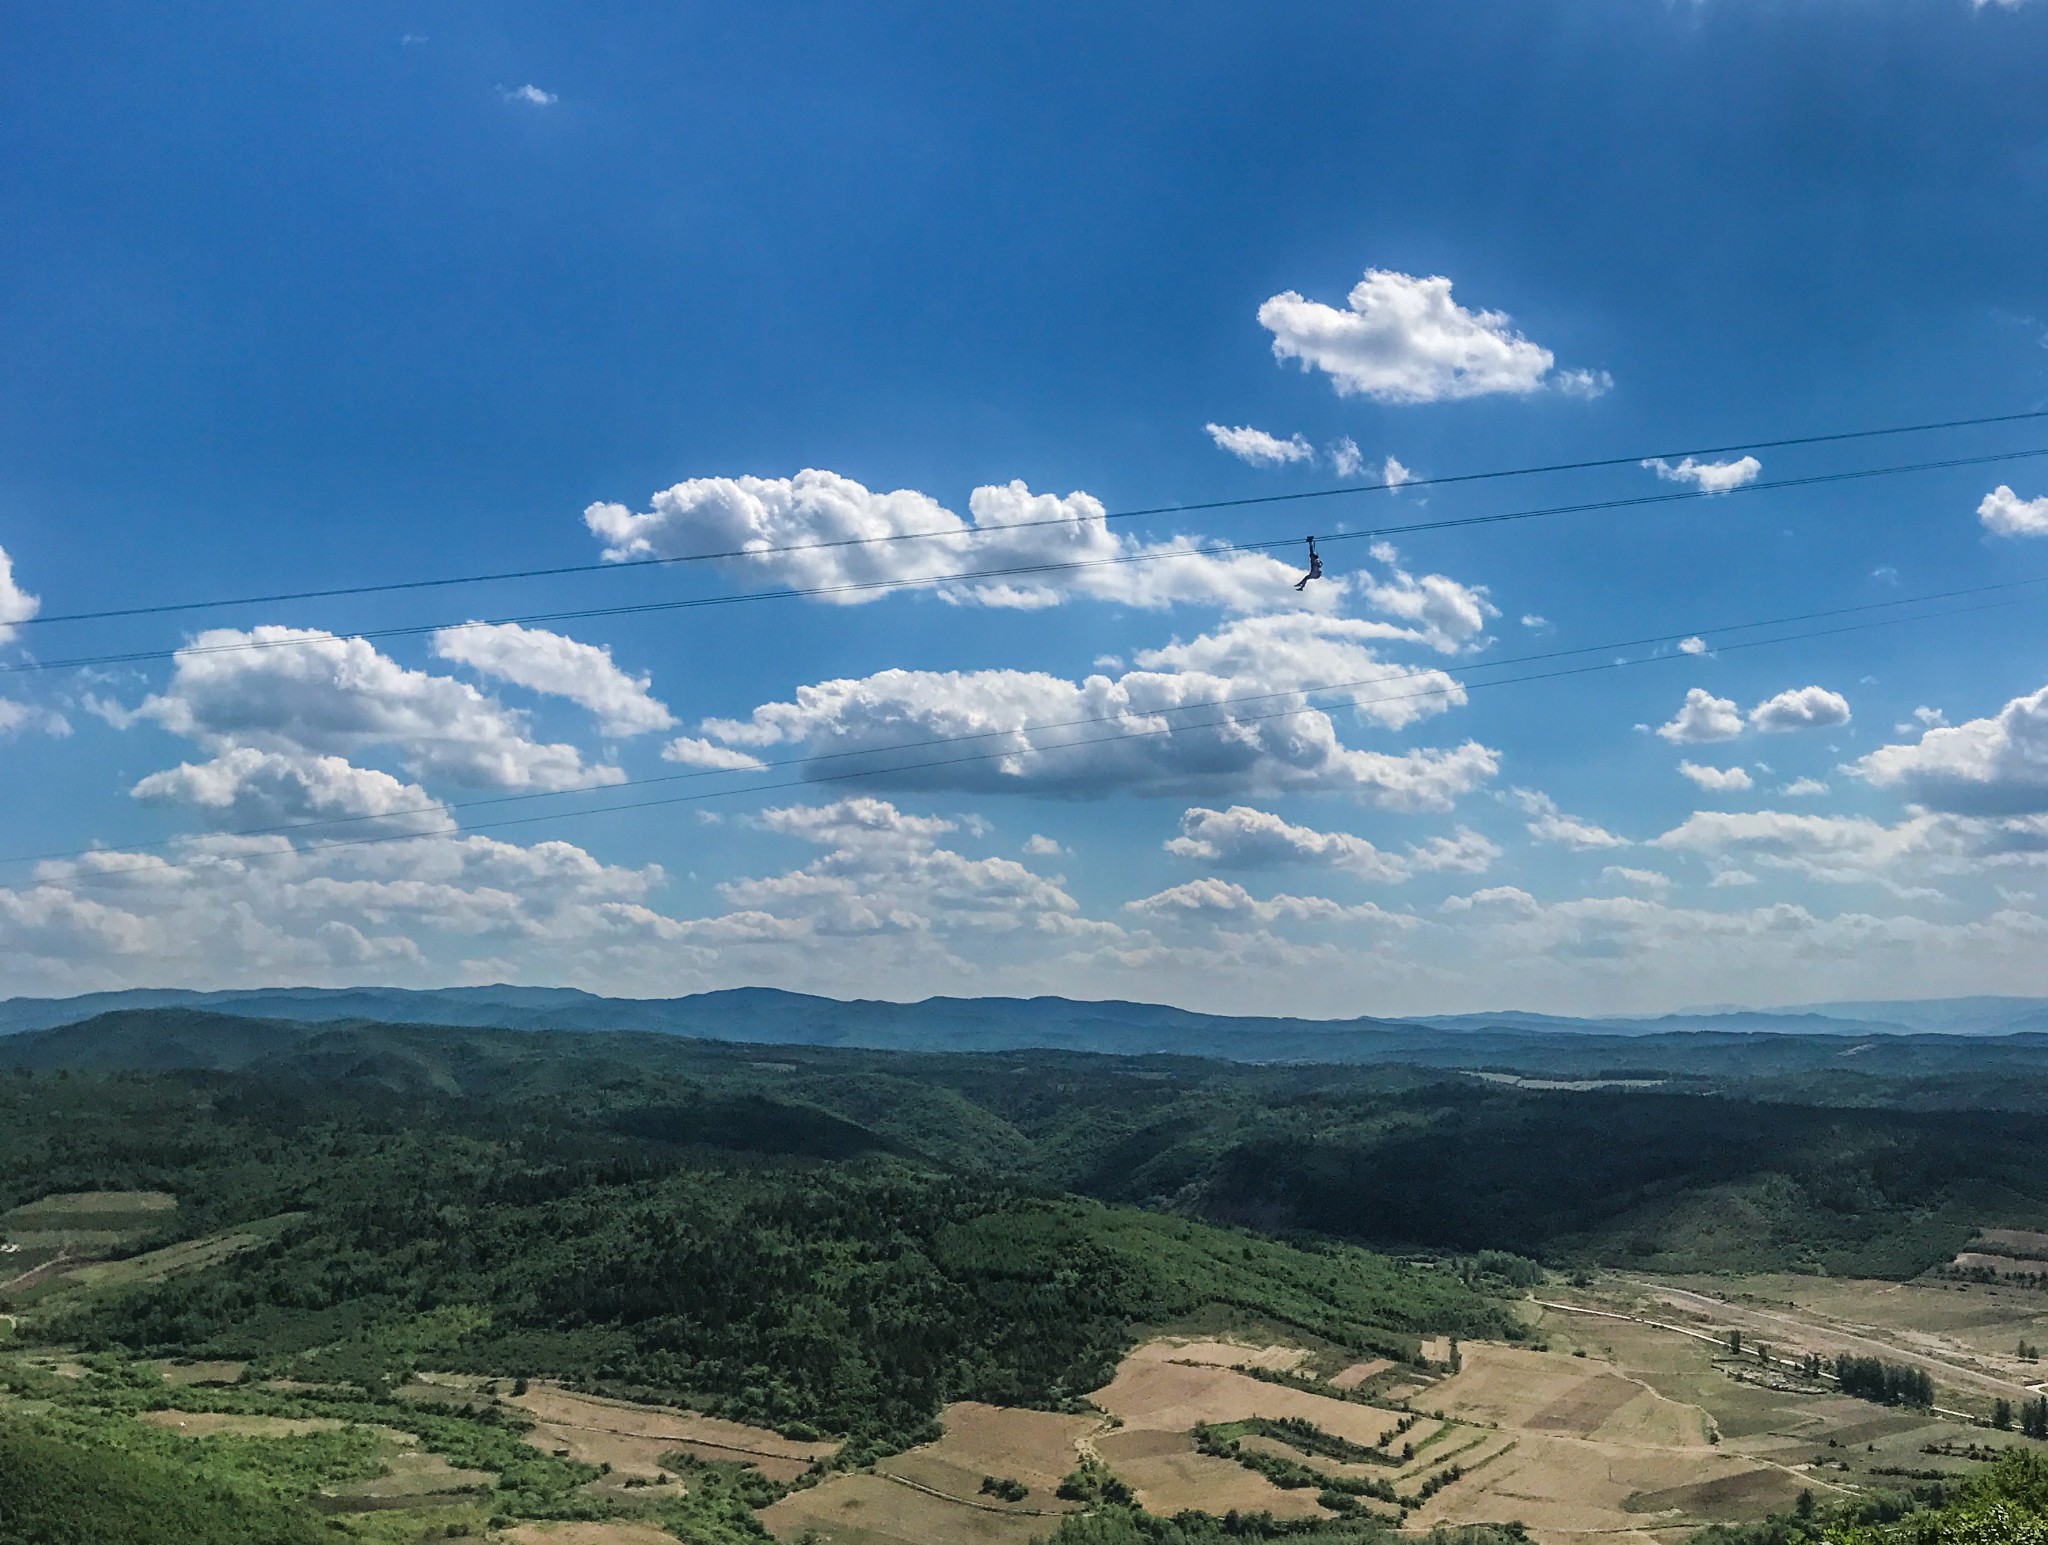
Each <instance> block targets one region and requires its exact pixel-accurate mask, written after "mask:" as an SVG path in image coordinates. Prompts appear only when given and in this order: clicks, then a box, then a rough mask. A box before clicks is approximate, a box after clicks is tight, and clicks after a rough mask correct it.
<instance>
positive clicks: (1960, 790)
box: [1852, 687, 2048, 815]
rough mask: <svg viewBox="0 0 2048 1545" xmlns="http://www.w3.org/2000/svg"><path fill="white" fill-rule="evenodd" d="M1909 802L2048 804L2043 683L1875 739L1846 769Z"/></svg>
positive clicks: (1964, 807) (1981, 806) (1990, 809)
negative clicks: (1965, 715)
mask: <svg viewBox="0 0 2048 1545" xmlns="http://www.w3.org/2000/svg"><path fill="white" fill-rule="evenodd" d="M1852 770H1853V771H1854V772H1855V773H1857V774H1858V775H1859V776H1861V777H1863V778H1865V779H1867V780H1869V781H1870V782H1872V783H1874V784H1877V785H1878V786H1879V787H1880V788H1892V789H1898V790H1899V791H1900V792H1901V793H1903V794H1904V795H1905V796H1906V797H1907V798H1908V799H1910V800H1912V801H1913V802H1914V803H1915V804H1919V805H1924V806H1927V807H1928V808H1930V809H1935V810H1947V811H1956V812H1960V813H1964V814H1986V815H1988V814H2011V813H2019V812H2031V811H2040V810H2048V687H2043V688H2041V689H2040V690H2039V691H2038V692H2033V693H2029V694H2028V695H2026V696H2023V697H2016V698H2014V699H2012V701H2011V702H2009V703H2007V704H2006V705H2005V707H2003V708H2002V709H2000V710H1999V711H1998V712H1997V713H1996V714H1995V715H1993V716H1991V717H1990V718H1986V719H1972V720H1969V721H1968V722H1967V723H1964V724H1958V725H1954V726H1942V727H1936V728H1931V729H1929V730H1927V731H1926V732H1925V733H1924V734H1923V735H1921V737H1920V738H1919V740H1918V741H1915V742H1913V743H1911V744H1904V745H1893V746H1880V747H1879V748H1878V749H1877V750H1875V751H1873V752H1871V753H1870V754H1869V755H1868V756H1865V757H1864V758H1863V759H1862V760H1861V761H1859V762H1857V763H1856V764H1855V766H1854V768H1853V769H1852Z"/></svg>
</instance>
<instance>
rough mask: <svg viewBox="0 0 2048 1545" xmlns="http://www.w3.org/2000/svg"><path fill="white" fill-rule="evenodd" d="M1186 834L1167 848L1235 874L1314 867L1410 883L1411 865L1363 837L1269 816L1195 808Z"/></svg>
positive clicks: (1243, 809) (1184, 821) (1184, 825)
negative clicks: (1289, 866) (1282, 866)
mask: <svg viewBox="0 0 2048 1545" xmlns="http://www.w3.org/2000/svg"><path fill="white" fill-rule="evenodd" d="M1180 830H1181V834H1180V835H1179V836H1178V837H1175V838H1173V839H1172V840H1171V841H1169V842H1168V843H1167V844H1166V851H1167V852H1169V853H1171V854H1173V855H1174V856H1175V857H1177V858H1192V859H1199V860H1201V861H1203V862H1205V863H1211V864H1218V865H1221V866H1223V867H1225V868H1230V869H1265V868H1270V867H1273V866H1275V865H1280V864H1312V865H1316V866H1318V867H1323V868H1330V869H1338V870H1342V871H1344V872H1345V873H1347V874H1353V875H1356V876H1358V877H1359V878H1360V879H1363V880H1377V881H1382V882H1387V883H1393V882H1398V881H1401V880H1405V879H1407V878H1408V875H1409V869H1408V865H1407V864H1406V863H1405V862H1404V861H1403V860H1402V859H1401V858H1400V857H1399V856H1398V855H1395V854H1392V853H1387V852H1383V851H1382V850H1381V849H1379V848H1376V847H1374V846H1373V845H1372V843H1370V842H1368V841H1366V839H1365V838H1363V837H1354V836H1352V835H1350V834H1349V833H1347V832H1319V831H1315V830H1313V829H1311V828H1309V827H1306V826H1294V825H1290V824H1289V823H1288V822H1286V821H1284V820H1282V819H1281V818H1280V817H1279V816H1277V815H1273V814H1271V813H1269V812H1267V811H1264V810H1254V809H1252V808H1251V807H1250V806H1248V805H1232V806H1231V807H1230V808H1229V809H1228V810H1209V809H1205V808H1203V807H1201V806H1196V807H1194V808H1193V809H1190V810H1188V811H1186V812H1185V813H1183V814H1182V816H1181V818H1180Z"/></svg>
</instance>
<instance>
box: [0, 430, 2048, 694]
mask: <svg viewBox="0 0 2048 1545" xmlns="http://www.w3.org/2000/svg"><path fill="white" fill-rule="evenodd" d="M2040 456H2048V447H2036V448H2033V449H2029V450H2020V451H1997V452H1992V453H1989V454H1986V455H1982V456H1960V457H1948V458H1944V459H1942V460H1938V461H1922V462H1907V463H1901V464H1897V465H1893V466H1888V467H1865V468H1857V469H1852V470H1849V471H1838V472H1819V473H1813V474H1810V475H1808V476H1805V477H1796V478H1777V479H1774V480H1772V481H1770V482H1757V483H1746V484H1744V485H1743V486H1742V487H1740V488H1733V489H1725V490H1719V491H1710V490H1707V489H1682V490H1679V491H1676V492H1672V493H1661V494H1635V495H1631V496H1628V497H1626V498H1619V499H1597V500H1589V501H1585V502H1581V503H1577V504H1557V505H1547V506H1544V507H1541V508H1537V509H1526V510H1506V511H1499V512H1496V513H1493V514H1488V515H1464V516H1458V517H1455V518H1453V519H1450V520H1433V521H1417V522H1412V523H1409V524H1406V525H1388V526H1375V527H1372V528H1371V529H1369V530H1361V531H1339V532H1332V533H1327V534H1325V533H1321V532H1318V533H1316V540H1317V541H1319V542H1323V543H1326V544H1328V543H1334V542H1347V541H1377V540H1379V539H1381V538H1383V537H1389V536H1406V535H1416V534H1422V533H1428V532H1434V531H1450V530H1457V529H1460V528H1465V527H1472V526H1491V525H1502V524H1506V523H1509V522H1515V521H1524V520H1538V519H1545V518H1549V517H1553V516H1559V515H1580V514H1590V513H1598V512H1603V511H1608V510H1617V509H1630V508H1639V507H1643V506H1649V505H1663V504H1675V503H1686V502H1691V501H1696V500H1700V499H1724V498H1730V497H1733V496H1734V495H1736V494H1747V493H1767V492H1775V491H1781V490H1784V489H1790V488H1810V487H1815V486H1818V485H1821V484H1828V483H1847V482H1857V481H1862V480H1867V479H1870V478H1879V477H1895V476H1900V475H1903V474H1906V473H1914V472H1930V471H1939V470H1943V469H1947V468H1953V467H1972V466H1985V465H1989V464H1992V463H1997V462H2006V461H2020V460H2027V459H2030V458H2034V457H2040ZM1057 524H1060V525H1063V526H1074V525H1076V524H1077V523H1076V522H1073V521H1061V522H1058V523H1057ZM987 529H989V530H991V531H1011V530H1016V529H1020V528H1018V527H1010V526H998V527H990V528H987ZM1302 540H1303V539H1302V538H1301V537H1298V536H1290V537H1274V538H1271V539H1269V540H1265V541H1258V542H1235V543H1233V542H1219V543H1216V544H1213V545H1211V546H1207V547H1190V548H1167V549H1152V550H1141V551H1138V552H1126V553H1117V554H1114V555H1112V556H1107V557H1101V558H1084V559H1074V560H1069V561H1063V562H1052V563H1030V564H1013V565H1010V566H1007V567H1003V568H992V569H969V570H964V571H961V572H959V573H954V574H934V575H922V576H918V577H915V578H907V579H875V580H858V581H849V582H847V583H843V584H836V585H811V586H805V587H801V588H793V589H781V590H749V591H741V592H739V593H737V594H732V595H713V596H691V597H685V598H681V599H675V600H667V601H644V602H637V603H633V604H630V605H617V606H593V607H582V608H578V609H574V610H568V611H553V612H532V613H527V614H524V615H521V616H514V617H500V618H494V619H489V620H481V621H479V620H475V619H471V620H468V621H464V622H450V623H414V624H407V625H405V626H400V627H388V628H368V629H362V630H360V631H354V632H347V633H342V634H336V633H332V632H329V631H328V630H325V629H319V630H306V631H294V632H292V633H290V634H289V635H287V636H284V637H278V638H268V639H254V638H246V637H242V638H237V639H236V640H235V641H233V642H231V643H217V644H186V645H182V646H180V647H178V648H175V649H140V650H128V651H124V652H119V653H110V654H99V655H79V656H72V657H70V658H66V659H59V660H19V661H11V662H8V663H5V664H0V675H22V674H29V673H35V672H41V671H55V670H84V669H88V668H92V667H99V666H107V665H132V664H137V663H141V662H146V661H154V660H168V659H174V658H175V659H190V658H198V657H201V656H205V655H212V654H240V653H246V652H249V651H254V650H266V649H290V648H306V647H309V646H316V645H326V644H331V643H333V642H335V640H336V639H337V638H361V639H382V638H413V637H419V636H422V635H424V634H429V633H457V632H463V631H465V630H469V629H477V628H495V627H506V626H520V627H524V626H531V625H534V624H539V623H556V622H577V621H589V620H591V619H594V618H604V617H629V616H639V615H643V614H647V613H654V612H672V611H689V610H695V609H697V608H700V607H709V606H733V605H738V604H741V603H745V602H752V601H786V600H803V599H815V598H818V597H831V596H844V595H855V594H870V593H879V592H883V591H889V590H902V589H929V588H932V587H935V586H940V585H952V584H962V583H968V582H972V581H977V580H987V579H1014V578H1019V577H1024V576H1030V575H1043V574H1065V573H1078V572H1085V571H1087V570H1091V569H1099V568H1107V567H1114V566H1117V565H1122V564H1129V563H1158V562H1171V561H1173V560H1175V559H1183V560H1184V559H1190V558H1211V559H1213V558H1218V557H1228V556H1230V555H1231V554H1233V553H1262V552H1270V551H1273V550H1275V549H1280V548H1293V547H1297V546H1299V545H1300V544H1301V542H1302ZM740 556H745V554H741V555H740Z"/></svg>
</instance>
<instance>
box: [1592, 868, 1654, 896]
mask: <svg viewBox="0 0 2048 1545" xmlns="http://www.w3.org/2000/svg"><path fill="white" fill-rule="evenodd" d="M1600 873H1601V876H1602V877H1603V878H1605V879H1609V880H1614V881H1616V882H1618V883H1619V884H1622V885H1633V886H1635V887H1636V888H1637V889H1638V890H1646V891H1658V892H1662V891H1668V890H1670V889H1671V876H1670V875H1668V874H1665V873H1664V872H1663V871H1662V870H1660V869H1630V868H1628V867H1627V866H1625V865H1622V864H1609V865H1608V866H1607V867H1606V868H1605V869H1603V870H1601V871H1600Z"/></svg>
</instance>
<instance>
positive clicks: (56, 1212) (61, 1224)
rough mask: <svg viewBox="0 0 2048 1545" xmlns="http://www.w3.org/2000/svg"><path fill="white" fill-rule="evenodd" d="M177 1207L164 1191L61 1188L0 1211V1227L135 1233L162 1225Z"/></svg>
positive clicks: (173, 1197) (174, 1201) (172, 1198)
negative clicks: (73, 1189)
mask: <svg viewBox="0 0 2048 1545" xmlns="http://www.w3.org/2000/svg"><path fill="white" fill-rule="evenodd" d="M177 1210H178V1199H177V1198H176V1197H175V1196H172V1195H170V1194H169V1193H168V1192H165V1191H60V1192H56V1193H53V1194H52V1195H49V1196H44V1197H39V1198H37V1199H36V1200H35V1201H33V1202H24V1203H23V1204H22V1205H21V1206H19V1207H16V1208H13V1209H11V1210H10V1211H7V1212H0V1230H14V1229H23V1230H31V1229H32V1230H36V1231H39V1232H48V1231H52V1230H60V1229H66V1228H84V1229H95V1230H112V1231H114V1232H116V1233H132V1232H134V1231H136V1230H139V1229H144V1228H155V1227H157V1226H159V1225H160V1224H162V1223H163V1222H164V1220H165V1219H166V1218H167V1217H168V1216H169V1215H170V1214H172V1213H174V1212H176V1211H177Z"/></svg>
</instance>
